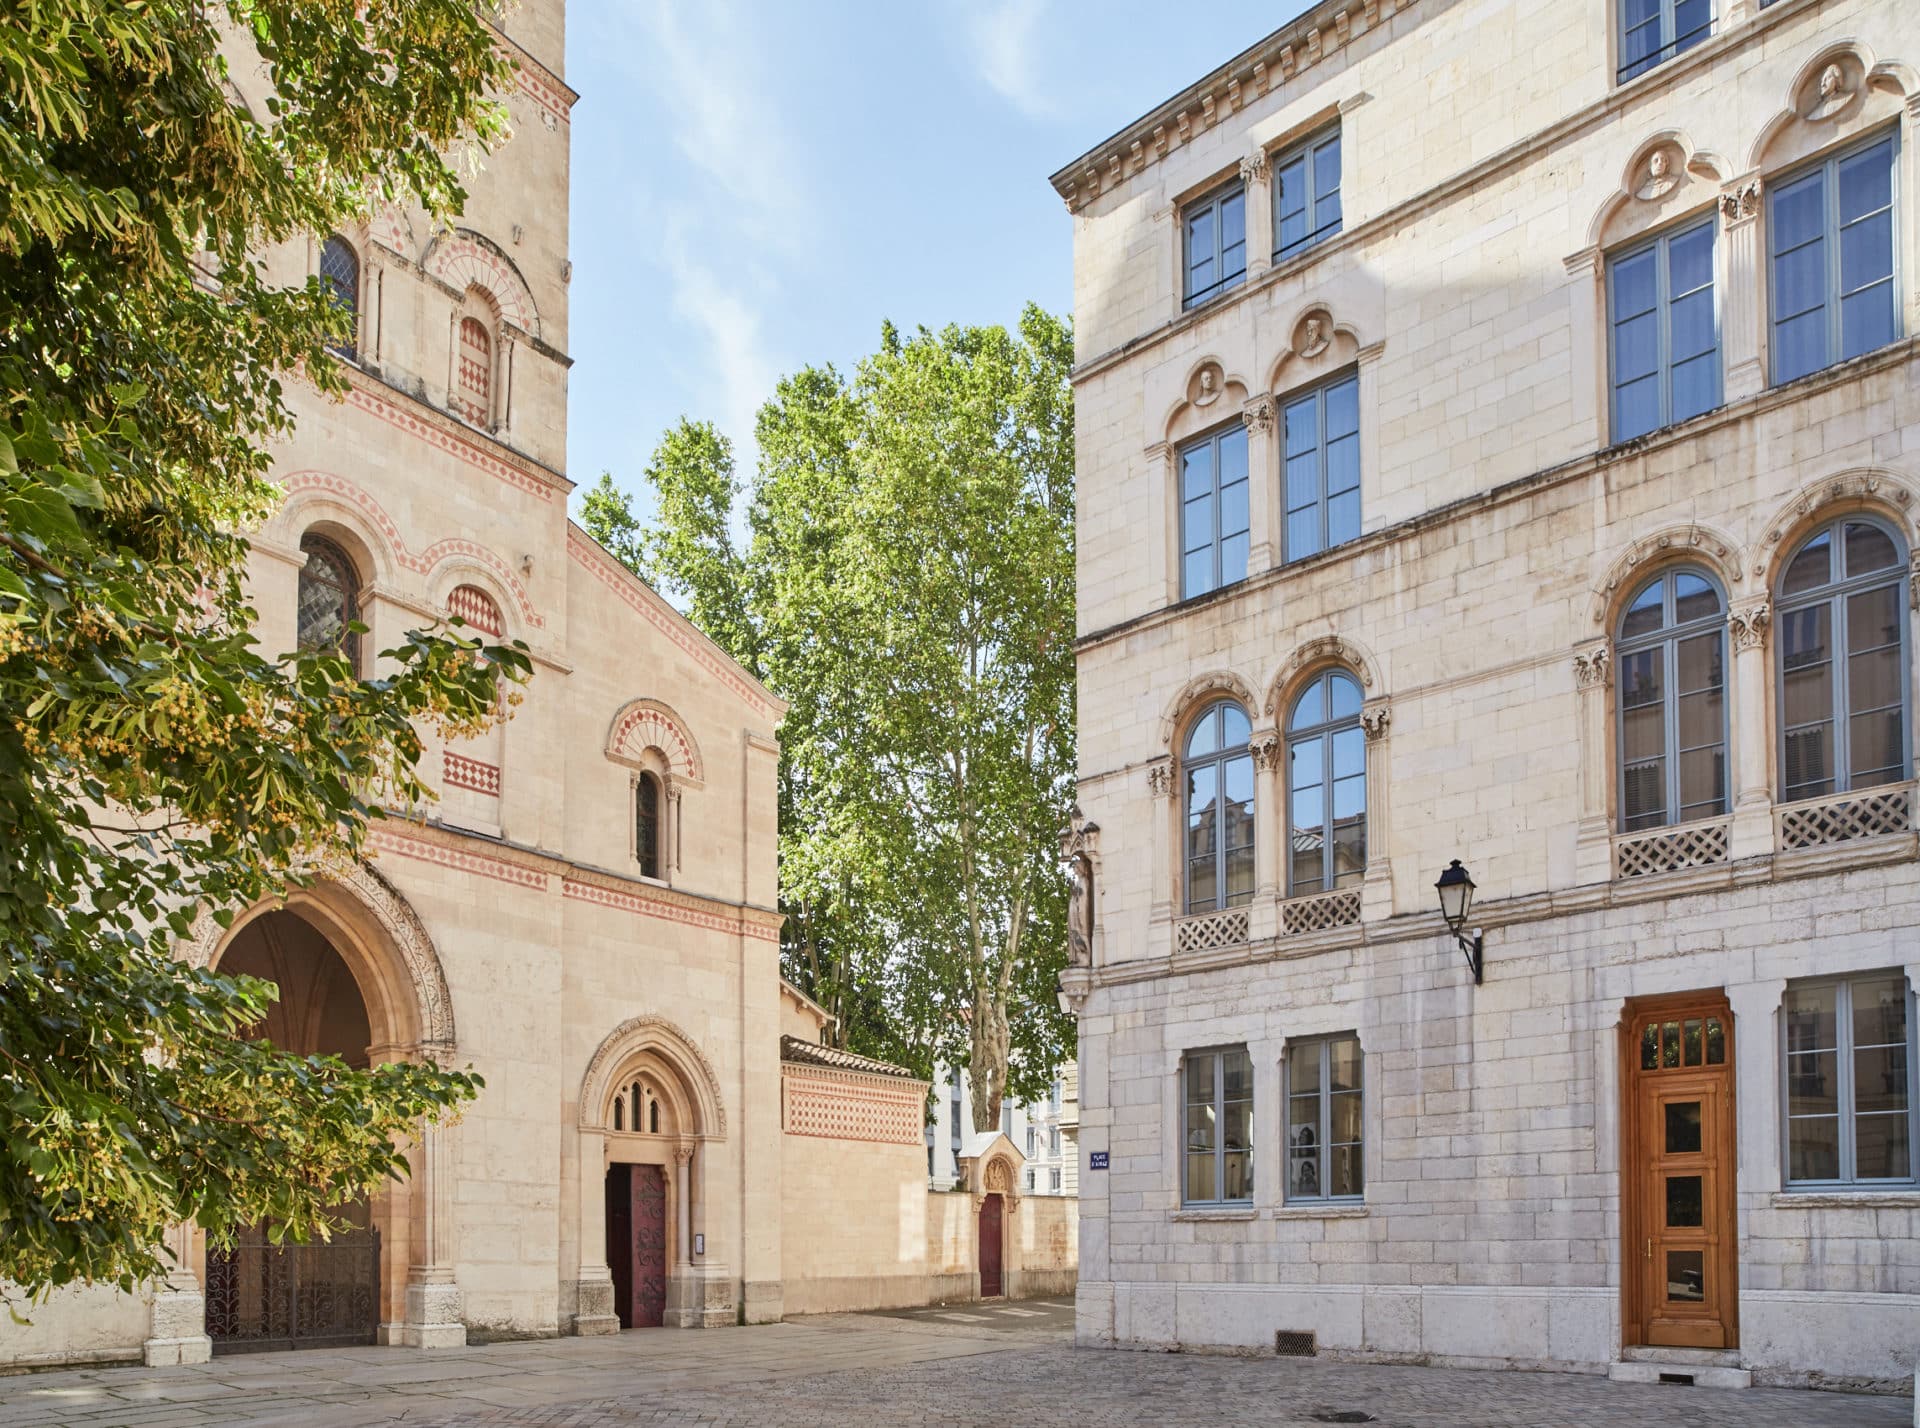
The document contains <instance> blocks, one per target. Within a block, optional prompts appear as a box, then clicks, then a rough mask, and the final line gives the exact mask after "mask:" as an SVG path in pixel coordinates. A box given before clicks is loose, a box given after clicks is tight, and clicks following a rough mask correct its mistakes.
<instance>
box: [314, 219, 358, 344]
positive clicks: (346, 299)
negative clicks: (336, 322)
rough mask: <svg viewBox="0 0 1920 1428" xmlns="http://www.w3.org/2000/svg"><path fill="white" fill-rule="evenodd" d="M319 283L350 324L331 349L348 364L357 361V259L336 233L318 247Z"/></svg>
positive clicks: (345, 241) (348, 244) (348, 245)
mask: <svg viewBox="0 0 1920 1428" xmlns="http://www.w3.org/2000/svg"><path fill="white" fill-rule="evenodd" d="M320 281H321V283H322V284H323V285H324V286H325V287H326V290H327V295H328V296H329V297H330V298H332V299H333V305H334V306H335V307H336V308H339V309H340V310H342V311H343V312H345V313H347V314H348V321H349V322H350V323H351V324H352V327H351V329H350V332H349V336H348V338H347V340H346V341H345V342H343V343H338V344H336V345H335V346H334V348H333V350H334V351H335V352H337V353H339V354H340V355H341V356H342V357H345V358H346V359H347V360H348V361H349V362H357V361H359V360H360V344H359V341H358V335H359V331H360V258H359V255H358V254H356V253H355V252H354V251H353V245H352V244H351V243H349V242H347V240H346V239H344V238H342V237H341V236H340V235H339V234H338V233H335V234H333V235H332V236H331V237H329V238H328V239H327V241H326V242H324V243H322V244H321V245H320Z"/></svg>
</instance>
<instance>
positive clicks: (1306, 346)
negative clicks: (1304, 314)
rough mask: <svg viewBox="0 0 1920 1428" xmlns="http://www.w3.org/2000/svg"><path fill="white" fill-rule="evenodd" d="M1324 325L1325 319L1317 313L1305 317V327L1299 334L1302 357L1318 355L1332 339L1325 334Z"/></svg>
mask: <svg viewBox="0 0 1920 1428" xmlns="http://www.w3.org/2000/svg"><path fill="white" fill-rule="evenodd" d="M1326 325H1327V324H1326V319H1324V318H1322V317H1320V316H1318V315H1317V314H1316V315H1315V316H1313V317H1310V318H1308V319H1307V322H1306V327H1305V329H1304V331H1302V333H1301V336H1300V355H1301V356H1302V357H1318V356H1319V355H1320V354H1321V353H1322V352H1325V351H1326V350H1327V344H1328V343H1329V342H1330V341H1331V340H1332V339H1330V338H1329V337H1328V336H1327V335H1326Z"/></svg>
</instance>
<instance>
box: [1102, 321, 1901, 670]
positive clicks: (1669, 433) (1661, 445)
mask: <svg viewBox="0 0 1920 1428" xmlns="http://www.w3.org/2000/svg"><path fill="white" fill-rule="evenodd" d="M1916 357H1920V337H1908V338H1904V339H1902V340H1901V341H1898V342H1895V343H1893V344H1891V345H1890V346H1887V347H1882V348H1880V349H1879V350H1878V351H1876V352H1869V353H1867V354H1866V355H1864V356H1861V357H1854V358H1851V359H1849V360H1848V361H1845V362H1839V363H1836V364H1835V365H1833V366H1831V367H1827V368H1824V369H1822V370H1821V371H1819V372H1814V373H1810V374H1808V375H1807V376H1805V377H1801V378H1798V379H1796V380H1795V381H1792V382H1788V383H1786V384H1784V385H1782V386H1778V387H1768V388H1766V389H1765V390H1763V391H1760V392H1756V393H1754V394H1753V395H1752V396H1750V397H1745V398H1743V399H1741V400H1740V401H1737V402H1729V403H1728V404H1727V405H1725V406H1723V407H1717V408H1715V409H1714V410H1713V411H1710V412H1707V413H1706V414H1705V415H1702V416H1697V417H1695V418H1693V420H1691V421H1687V422H1682V423H1681V424H1679V425H1678V426H1670V427H1664V428H1662V429H1661V430H1659V431H1656V432H1652V433H1650V434H1648V435H1646V436H1643V437H1637V438H1635V439H1634V440H1633V441H1627V442H1622V443H1620V444H1619V445H1617V446H1609V447H1604V448H1602V449H1601V450H1599V451H1592V452H1588V453H1586V454H1585V455H1582V456H1576V457H1572V458H1570V459H1568V460H1566V461H1563V462H1561V463H1560V464H1558V465H1556V466H1549V467H1545V468H1543V469H1542V470H1539V471H1533V472H1529V473H1528V474H1527V475H1525V476H1519V477H1516V478H1514V479H1513V480H1511V481H1508V482H1506V483H1504V484H1502V485H1499V486H1495V487H1493V488H1492V489H1491V490H1487V491H1476V492H1474V493H1473V494H1472V495H1470V496H1462V497H1461V498H1460V499H1458V500H1456V501H1449V502H1448V503H1447V504H1445V505H1443V506H1435V507H1433V508H1432V509H1431V510H1426V511H1422V512H1421V513H1420V514H1419V515H1417V516H1409V517H1408V518H1407V519H1405V520H1403V521H1396V522H1395V523H1394V524H1393V525H1390V526H1384V527H1382V528H1381V529H1379V530H1376V531H1369V532H1367V533H1366V534H1365V535H1362V536H1360V537H1359V538H1358V539H1356V540H1350V541H1348V542H1346V543H1345V544H1344V545H1337V546H1333V547H1331V548H1329V549H1327V550H1324V551H1321V552H1320V553H1318V554H1317V555H1312V556H1308V557H1307V558H1306V559H1304V560H1298V561H1293V562H1290V563H1289V564H1286V565H1280V566H1275V567H1274V568H1273V569H1271V570H1264V571H1261V572H1260V573H1259V574H1257V575H1249V576H1248V577H1247V578H1246V579H1245V580H1242V581H1240V582H1239V583H1237V584H1234V585H1228V586H1225V587H1223V588H1222V589H1219V590H1214V591H1211V592H1209V593H1207V594H1205V595H1197V596H1194V597H1193V598H1192V599H1188V600H1182V601H1179V602H1177V603H1175V604H1172V605H1163V606H1160V607H1158V608H1156V609H1153V610H1148V611H1145V612H1143V613H1141V614H1138V615H1130V616H1128V617H1127V618H1126V619H1124V620H1118V621H1116V622H1114V623H1113V624H1111V625H1103V626H1102V627H1100V628H1099V629H1097V630H1089V631H1088V632H1087V633H1086V634H1084V635H1080V636H1078V637H1077V638H1076V639H1075V640H1074V643H1073V648H1074V652H1075V653H1076V654H1085V653H1086V652H1087V651H1089V650H1094V649H1098V648H1100V647H1101V646H1103V645H1107V644H1111V643H1113V642H1114V641H1116V640H1119V639H1124V638H1126V637H1128V636H1131V635H1135V634H1139V633H1140V632H1142V631H1144V630H1150V629H1155V628H1157V627H1159V626H1161V625H1165V624H1170V623H1172V622H1175V621H1178V620H1182V619H1185V618H1186V617H1188V616H1189V615H1192V614H1195V613H1197V612H1199V611H1201V610H1211V609H1213V608H1214V607H1216V606H1220V605H1232V604H1236V603H1238V602H1240V601H1244V600H1249V599H1262V600H1264V599H1268V598H1270V597H1271V596H1272V595H1274V594H1275V593H1277V590H1278V588H1279V587H1282V586H1285V585H1288V584H1292V583H1293V582H1295V581H1299V580H1305V579H1310V578H1312V577H1313V576H1314V575H1315V574H1316V573H1318V572H1321V571H1325V570H1329V569H1334V568H1340V567H1344V566H1346V564H1347V563H1348V562H1349V561H1352V560H1354V559H1355V558H1356V557H1359V556H1363V555H1366V554H1369V553H1371V552H1373V551H1377V550H1379V549H1381V548H1382V547H1384V546H1389V545H1393V544H1395V543H1397V542H1400V541H1404V540H1408V539H1411V538H1413V537H1415V536H1418V535H1420V534H1423V533H1424V532H1426V531H1429V530H1432V529H1433V528H1434V527H1436V526H1442V525H1445V524H1447V523H1448V522H1451V521H1457V520H1462V519H1465V518H1467V517H1469V516H1475V515H1479V514H1481V513H1483V512H1486V511H1490V510H1496V509H1498V508H1500V507H1502V506H1506V505H1510V504H1512V503H1513V502H1515V501H1522V500H1526V499H1529V498H1530V497H1533V496H1537V495H1539V494H1540V493H1541V492H1542V491H1545V490H1550V489H1552V488H1553V487H1556V486H1561V485H1565V484H1567V483H1569V482H1573V481H1579V480H1584V479H1585V478H1587V477H1589V476H1592V475H1594V474H1595V473H1596V472H1600V471H1604V470H1606V469H1607V468H1609V467H1611V466H1614V465H1617V464H1619V463H1621V462H1626V461H1638V460H1640V459H1642V458H1643V457H1646V456H1649V455H1651V454H1653V453H1656V452H1659V451H1662V450H1664V449H1666V448H1668V447H1671V446H1677V445H1679V444H1680V443H1682V442H1687V441H1695V440H1698V439H1701V438H1704V437H1710V436H1711V435H1712V434H1713V433H1715V432H1717V431H1720V430H1722V429H1723V428H1726V427H1729V426H1732V425H1735V424H1736V423H1739V422H1742V421H1747V420H1750V419H1752V418H1754V417H1756V416H1759V415H1762V414H1764V413H1766V412H1770V411H1773V410H1775V409H1776V408H1778V407H1782V406H1786V405H1789V404H1791V403H1794V402H1801V401H1806V400H1808V399H1810V398H1813V397H1815V396H1818V395H1820V394H1821V393H1823V392H1826V391H1829V390H1831V389H1833V388H1835V387H1840V386H1844V385H1846V384H1847V383H1849V382H1856V381H1859V380H1860V379H1861V378H1863V377H1868V376H1872V375H1874V374H1875V373H1878V372H1881V371H1885V370H1888V369H1891V368H1894V367H1898V366H1901V365H1902V364H1904V363H1907V362H1911V361H1913V360H1914V359H1915V358H1916Z"/></svg>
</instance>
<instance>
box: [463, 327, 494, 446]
mask: <svg viewBox="0 0 1920 1428" xmlns="http://www.w3.org/2000/svg"><path fill="white" fill-rule="evenodd" d="M453 409H454V411H455V413H456V414H458V415H460V416H462V417H465V418H466V419H467V420H468V421H470V422H472V423H473V424H474V425H475V426H480V427H485V426H491V425H492V424H493V338H492V336H491V335H489V333H488V332H487V325H486V324H485V323H483V322H482V321H480V319H479V318H477V317H463V318H461V319H460V348H459V351H458V353H457V354H456V356H455V362H454V378H453Z"/></svg>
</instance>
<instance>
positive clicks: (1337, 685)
mask: <svg viewBox="0 0 1920 1428" xmlns="http://www.w3.org/2000/svg"><path fill="white" fill-rule="evenodd" d="M1360 703H1361V699H1360V684H1359V681H1357V680H1356V679H1354V677H1353V676H1352V675H1350V674H1348V673H1347V672H1346V671H1345V670H1339V669H1334V670H1328V671H1327V672H1326V673H1325V674H1323V675H1321V676H1319V677H1318V678H1317V679H1315V680H1314V681H1313V682H1312V683H1311V684H1309V685H1308V686H1307V687H1306V688H1305V689H1303V690H1301V691H1300V693H1299V696H1298V697H1297V698H1295V700H1294V701H1293V708H1292V709H1291V710H1290V711H1289V712H1288V714H1287V807H1288V815H1289V816H1288V822H1289V826H1288V829H1287V844H1288V847H1289V849H1290V850H1291V851H1290V853H1289V855H1288V859H1287V892H1288V894H1289V895H1290V896H1293V897H1303V896H1305V895H1307V894H1309V893H1319V892H1332V891H1333V890H1334V889H1336V888H1343V887H1348V886H1351V885H1352V884H1355V883H1357V882H1359V881H1360V879H1361V878H1362V877H1363V876H1364V875H1365V873H1366V870H1367V736H1366V734H1365V733H1364V732H1363V731H1362V729H1361V727H1360Z"/></svg>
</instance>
